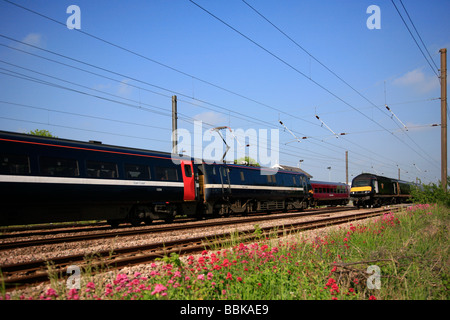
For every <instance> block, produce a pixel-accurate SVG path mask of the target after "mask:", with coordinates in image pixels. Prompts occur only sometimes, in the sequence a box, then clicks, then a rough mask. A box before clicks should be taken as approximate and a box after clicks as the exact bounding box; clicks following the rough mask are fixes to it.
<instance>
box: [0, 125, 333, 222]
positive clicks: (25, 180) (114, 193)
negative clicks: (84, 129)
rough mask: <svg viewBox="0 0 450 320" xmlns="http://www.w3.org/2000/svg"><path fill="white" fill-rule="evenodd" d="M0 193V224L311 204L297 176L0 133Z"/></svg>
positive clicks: (304, 181) (168, 216)
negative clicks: (0, 198) (0, 199)
mask: <svg viewBox="0 0 450 320" xmlns="http://www.w3.org/2000/svg"><path fill="white" fill-rule="evenodd" d="M0 194H1V195H2V203H1V209H0V210H1V211H0V225H17V224H33V223H46V222H61V221H80V220H107V221H108V222H109V223H110V224H111V225H113V226H116V225H118V224H119V223H122V222H128V223H131V224H132V225H139V224H141V223H142V222H145V223H151V221H153V220H159V219H163V220H165V221H167V222H170V221H172V220H173V219H174V217H175V216H176V215H186V216H191V217H203V216H205V215H216V216H227V215H230V214H236V213H240V214H246V213H250V212H261V211H262V212H270V211H286V210H290V209H297V210H302V209H304V208H307V207H309V206H311V204H312V203H314V201H315V200H314V199H313V194H314V192H313V190H312V187H311V184H310V181H309V178H308V177H307V175H305V174H304V173H302V172H295V171H287V170H278V172H276V173H275V174H271V175H262V174H261V168H259V167H254V166H244V165H235V164H226V163H221V164H215V163H212V164H208V163H206V162H204V161H195V160H194V159H191V158H184V157H180V158H174V159H172V157H171V154H169V153H162V152H157V151H148V150H141V149H135V148H125V147H117V146H110V145H104V144H102V143H98V142H80V141H73V140H65V139H58V138H48V137H40V136H32V135H26V134H19V133H11V132H2V131H0ZM333 197H334V198H335V196H334V195H333Z"/></svg>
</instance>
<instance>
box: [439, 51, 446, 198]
mask: <svg viewBox="0 0 450 320" xmlns="http://www.w3.org/2000/svg"><path fill="white" fill-rule="evenodd" d="M439 52H440V53H441V183H442V188H443V189H444V191H447V49H446V48H444V49H441V50H439Z"/></svg>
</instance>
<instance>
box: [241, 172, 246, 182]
mask: <svg viewBox="0 0 450 320" xmlns="http://www.w3.org/2000/svg"><path fill="white" fill-rule="evenodd" d="M240 174H241V181H245V177H244V171H241V172H240Z"/></svg>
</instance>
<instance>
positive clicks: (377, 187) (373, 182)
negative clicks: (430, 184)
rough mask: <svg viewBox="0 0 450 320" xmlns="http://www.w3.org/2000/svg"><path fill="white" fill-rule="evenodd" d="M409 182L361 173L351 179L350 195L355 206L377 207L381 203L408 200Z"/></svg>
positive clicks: (410, 184) (411, 185) (409, 193)
mask: <svg viewBox="0 0 450 320" xmlns="http://www.w3.org/2000/svg"><path fill="white" fill-rule="evenodd" d="M413 186H414V184H413V183H411V182H406V181H401V180H397V179H391V178H386V177H382V176H378V175H374V174H371V173H362V174H360V175H358V176H356V177H355V178H354V179H353V181H352V188H351V190H350V197H351V200H352V201H353V205H354V206H356V207H361V206H368V207H371V206H373V207H379V206H381V205H387V204H395V203H403V202H408V201H410V197H411V188H412V187H413Z"/></svg>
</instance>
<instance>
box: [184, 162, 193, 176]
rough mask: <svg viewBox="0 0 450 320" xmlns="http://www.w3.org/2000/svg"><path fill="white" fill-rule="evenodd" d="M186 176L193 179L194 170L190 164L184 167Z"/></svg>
mask: <svg viewBox="0 0 450 320" xmlns="http://www.w3.org/2000/svg"><path fill="white" fill-rule="evenodd" d="M184 174H185V175H186V177H188V178H190V177H192V168H191V165H190V164H185V165H184Z"/></svg>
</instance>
